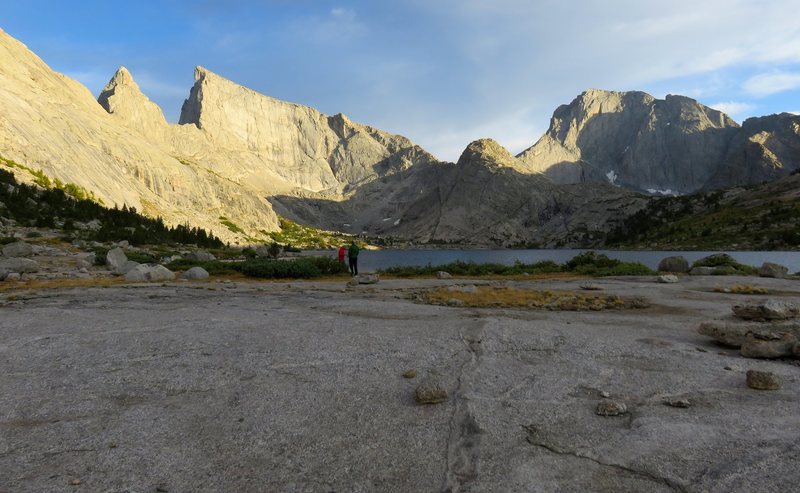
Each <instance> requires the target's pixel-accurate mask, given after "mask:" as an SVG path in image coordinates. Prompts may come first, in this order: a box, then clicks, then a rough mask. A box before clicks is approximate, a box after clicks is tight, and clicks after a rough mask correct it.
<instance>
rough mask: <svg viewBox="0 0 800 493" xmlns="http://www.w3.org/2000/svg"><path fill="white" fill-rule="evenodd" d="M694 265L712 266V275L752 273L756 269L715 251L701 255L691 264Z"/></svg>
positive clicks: (754, 272) (755, 271)
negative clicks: (706, 255)
mask: <svg viewBox="0 0 800 493" xmlns="http://www.w3.org/2000/svg"><path fill="white" fill-rule="evenodd" d="M694 267H714V272H713V274H714V275H718V276H726V275H753V274H756V273H757V271H758V269H756V268H755V267H751V266H749V265H745V264H740V263H739V262H737V261H736V260H735V259H734V258H733V257H731V256H730V255H728V254H727V253H715V254H713V255H709V256H708V257H703V258H701V259H699V260H697V261H696V262H695V263H693V264H692V268H694Z"/></svg>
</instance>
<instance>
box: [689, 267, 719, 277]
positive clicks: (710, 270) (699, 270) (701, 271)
mask: <svg viewBox="0 0 800 493" xmlns="http://www.w3.org/2000/svg"><path fill="white" fill-rule="evenodd" d="M714 270H715V268H714V267H692V270H690V271H689V275H690V276H710V275H712V274H714Z"/></svg>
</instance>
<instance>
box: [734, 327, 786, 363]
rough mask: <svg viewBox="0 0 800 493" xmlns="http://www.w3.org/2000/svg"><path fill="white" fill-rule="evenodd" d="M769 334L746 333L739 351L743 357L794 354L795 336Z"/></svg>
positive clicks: (772, 356)
mask: <svg viewBox="0 0 800 493" xmlns="http://www.w3.org/2000/svg"><path fill="white" fill-rule="evenodd" d="M771 336H772V337H763V336H761V335H759V334H754V333H750V334H747V336H746V337H745V340H744V343H743V344H742V347H741V349H739V353H740V354H741V355H742V356H744V357H745V358H785V357H789V356H793V355H794V351H793V350H794V346H795V344H797V342H798V340H797V336H795V335H794V334H788V333H783V334H778V333H775V334H771Z"/></svg>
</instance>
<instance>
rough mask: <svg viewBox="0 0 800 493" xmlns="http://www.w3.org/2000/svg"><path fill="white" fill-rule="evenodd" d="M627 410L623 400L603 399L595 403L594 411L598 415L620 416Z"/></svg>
mask: <svg viewBox="0 0 800 493" xmlns="http://www.w3.org/2000/svg"><path fill="white" fill-rule="evenodd" d="M627 412H628V406H626V405H625V403H624V402H620V401H615V400H612V399H605V400H602V401H600V402H598V403H597V408H596V409H595V413H596V414H597V415H599V416H620V415H622V414H625V413H627Z"/></svg>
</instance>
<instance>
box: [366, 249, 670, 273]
mask: <svg viewBox="0 0 800 493" xmlns="http://www.w3.org/2000/svg"><path fill="white" fill-rule="evenodd" d="M438 271H444V272H448V273H450V274H452V275H454V276H469V277H480V276H519V275H525V274H527V275H540V274H555V273H571V274H575V275H582V276H593V277H605V276H651V275H655V272H654V271H653V270H652V269H650V268H648V267H647V266H646V265H644V264H642V263H639V262H623V261H621V260H616V259H612V258H609V257H608V256H606V255H603V254H598V253H596V252H592V251H589V252H585V253H582V254H579V255H577V256H575V257H574V258H573V259H572V260H570V261H569V262H567V263H566V264H564V265H559V264H557V263H555V262H553V261H551V260H545V261H542V262H536V263H533V264H524V263H521V262H516V263H515V264H513V265H504V264H492V263H487V264H477V263H474V262H462V261H456V262H452V263H449V264H441V265H430V264H428V265H426V266H422V267H418V266H410V267H390V268H387V269H383V270H380V271H379V272H380V273H382V274H388V275H392V276H397V277H417V276H434V275H436V273H437V272H438Z"/></svg>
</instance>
